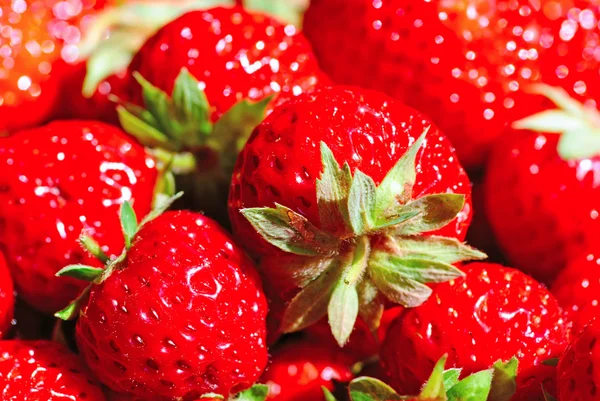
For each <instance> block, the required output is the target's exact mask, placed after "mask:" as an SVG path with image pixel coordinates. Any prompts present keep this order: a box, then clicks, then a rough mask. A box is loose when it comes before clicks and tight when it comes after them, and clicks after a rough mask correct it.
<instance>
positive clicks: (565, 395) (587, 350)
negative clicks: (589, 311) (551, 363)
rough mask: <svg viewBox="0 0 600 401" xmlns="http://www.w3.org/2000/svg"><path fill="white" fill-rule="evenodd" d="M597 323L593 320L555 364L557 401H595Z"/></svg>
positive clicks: (599, 352)
mask: <svg viewBox="0 0 600 401" xmlns="http://www.w3.org/2000/svg"><path fill="white" fill-rule="evenodd" d="M599 337H600V320H598V319H594V320H592V321H591V322H590V324H588V325H587V326H586V327H585V328H584V329H583V330H582V331H581V332H580V333H579V334H578V335H577V336H576V337H575V338H574V339H573V341H572V342H571V344H569V347H568V348H567V350H566V351H565V353H564V355H563V356H562V357H561V358H560V362H559V363H558V399H559V400H560V401H596V400H598V387H599V386H600V370H599V369H597V365H598V364H599V363H600V348H599V346H600V344H598V338H599Z"/></svg>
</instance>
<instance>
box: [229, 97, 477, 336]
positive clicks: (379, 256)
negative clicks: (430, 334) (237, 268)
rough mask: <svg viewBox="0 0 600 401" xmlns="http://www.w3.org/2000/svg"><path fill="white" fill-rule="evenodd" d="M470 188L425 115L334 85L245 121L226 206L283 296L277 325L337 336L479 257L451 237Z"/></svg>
mask: <svg viewBox="0 0 600 401" xmlns="http://www.w3.org/2000/svg"><path fill="white" fill-rule="evenodd" d="M340 165H343V167H342V168H340ZM359 169H360V170H362V172H361V171H360V170H359ZM352 172H353V175H352ZM470 194H471V193H470V185H469V181H468V178H467V176H466V175H465V172H464V171H463V169H462V167H461V166H460V164H459V163H458V161H457V160H456V156H455V154H454V151H453V149H452V147H451V145H450V143H449V142H448V141H447V139H446V138H445V137H444V136H443V135H442V134H441V133H440V132H439V131H438V130H437V128H435V127H434V126H432V125H431V122H430V121H429V120H427V119H426V118H425V117H423V116H422V115H420V114H419V113H417V112H416V111H414V110H412V109H410V108H408V107H406V106H404V105H402V104H398V103H395V102H394V101H393V100H392V99H390V98H388V97H387V96H385V95H383V94H380V93H378V92H372V91H363V90H360V89H352V88H346V87H337V88H328V89H322V90H318V91H316V92H315V93H313V94H309V95H304V96H300V97H298V98H297V99H294V100H291V101H289V102H288V103H285V104H283V105H281V106H279V107H278V108H276V109H275V110H273V112H272V113H271V114H270V115H269V116H268V117H267V118H266V119H265V121H264V122H263V123H262V124H260V125H259V126H258V127H257V128H256V130H255V131H254V133H253V134H252V136H251V137H250V139H249V141H248V143H247V145H246V147H245V148H244V150H243V151H242V153H241V154H240V157H239V158H238V162H237V165H236V168H235V171H234V174H233V181H232V185H231V191H230V199H229V211H230V218H231V221H232V225H233V229H234V232H235V235H236V237H237V238H238V239H239V240H240V242H241V243H242V244H243V245H244V246H245V247H246V249H247V250H248V251H249V252H251V253H253V254H254V255H255V256H257V257H258V258H260V261H261V270H262V275H263V277H264V280H265V285H267V286H270V287H271V288H272V289H273V292H276V293H278V295H279V296H280V297H281V298H282V299H283V301H284V302H289V305H287V307H286V310H285V312H283V316H282V317H281V319H282V320H283V322H282V324H281V325H282V327H281V329H282V331H283V332H291V331H297V330H301V329H303V328H306V327H308V326H310V325H312V324H313V323H315V322H317V321H318V320H320V319H321V318H323V317H324V316H325V315H327V314H328V316H329V323H330V325H331V327H332V329H333V334H334V336H335V338H336V340H337V341H338V343H340V344H344V343H345V342H346V340H347V339H348V337H349V335H350V333H351V331H352V328H353V326H354V322H355V320H356V318H357V316H358V314H359V310H360V317H361V319H362V320H363V321H364V322H365V323H367V326H368V327H369V328H370V329H371V330H372V331H374V330H375V329H376V328H377V326H378V325H379V320H380V319H381V314H382V313H383V308H384V304H385V299H386V298H387V299H389V300H390V301H392V302H394V303H400V304H403V305H405V306H415V305H418V304H420V303H422V302H423V301H424V300H425V299H426V298H427V297H428V296H429V294H430V293H431V289H430V288H429V287H428V286H426V285H425V284H424V283H425V282H440V281H446V280H449V279H451V278H455V277H458V276H460V275H462V272H460V271H459V270H458V269H456V268H455V267H453V266H452V264H453V263H456V262H458V261H461V260H466V259H476V258H481V257H483V256H484V255H483V254H482V253H480V252H478V251H475V250H473V249H472V248H470V247H468V246H466V245H464V244H462V243H461V242H460V241H459V240H460V239H462V238H463V237H464V235H465V231H466V229H467V227H468V224H469V221H470V214H471V203H470ZM274 205H275V206H276V207H275V208H273V206H274ZM247 220H248V221H247ZM443 236H446V237H443ZM300 289H301V290H300ZM282 304H283V302H282ZM359 305H360V306H359ZM280 306H282V305H280ZM275 317H277V316H275Z"/></svg>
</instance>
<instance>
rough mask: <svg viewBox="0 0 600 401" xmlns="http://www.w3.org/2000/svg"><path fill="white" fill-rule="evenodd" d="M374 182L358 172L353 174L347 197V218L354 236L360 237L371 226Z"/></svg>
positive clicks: (373, 210)
mask: <svg viewBox="0 0 600 401" xmlns="http://www.w3.org/2000/svg"><path fill="white" fill-rule="evenodd" d="M375 190H376V188H375V182H373V179H372V178H371V177H369V176H368V175H365V174H363V173H362V172H361V171H360V170H356V171H355V172H354V177H353V179H352V185H350V192H349V195H348V216H349V219H350V225H351V226H352V230H353V231H354V234H356V235H361V234H363V233H364V232H366V231H368V230H370V229H371V228H372V226H373V215H374V213H375Z"/></svg>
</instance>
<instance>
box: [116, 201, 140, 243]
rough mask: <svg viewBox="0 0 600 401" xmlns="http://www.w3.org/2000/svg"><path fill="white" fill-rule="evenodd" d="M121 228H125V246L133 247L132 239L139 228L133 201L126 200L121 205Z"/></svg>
mask: <svg viewBox="0 0 600 401" xmlns="http://www.w3.org/2000/svg"><path fill="white" fill-rule="evenodd" d="M120 217H121V228H122V229H123V235H124V237H125V248H126V249H129V248H131V240H132V239H133V237H134V236H135V233H136V232H137V229H138V222H137V217H136V215H135V212H134V211H133V208H132V207H131V203H129V202H127V201H125V202H123V204H122V205H121V212H120Z"/></svg>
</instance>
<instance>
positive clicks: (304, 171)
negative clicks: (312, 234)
mask: <svg viewBox="0 0 600 401" xmlns="http://www.w3.org/2000/svg"><path fill="white" fill-rule="evenodd" d="M428 127H429V128H430V129H429V132H428V134H427V139H426V142H425V143H424V144H423V146H422V149H423V150H422V151H420V152H419V153H418V155H417V162H418V166H417V178H416V184H415V187H414V189H413V197H415V198H417V197H420V196H423V195H426V194H432V193H445V192H454V193H459V194H464V195H465V206H464V208H463V210H462V211H461V212H460V213H459V215H458V217H457V219H455V220H454V221H452V222H450V223H449V224H448V225H447V226H446V227H444V228H443V229H441V230H439V231H438V232H435V233H434V234H440V235H446V236H449V237H456V238H459V239H462V238H464V235H465V233H466V229H467V228H468V225H469V222H470V220H471V199H470V197H471V186H470V183H469V179H468V177H467V175H466V174H465V172H464V170H463V169H462V167H461V166H460V164H459V163H458V161H457V159H456V155H455V153H454V150H453V148H452V146H451V145H450V143H449V142H448V140H447V139H446V138H445V137H444V136H443V135H442V134H441V133H440V132H439V131H438V130H437V128H436V127H435V126H433V125H432V123H431V122H430V121H429V120H428V119H426V118H425V117H423V116H422V115H421V114H419V113H418V112H416V111H415V110H413V109H411V108H409V107H406V106H404V105H402V104H399V103H396V102H395V101H393V100H392V99H391V98H388V97H387V96H385V95H383V94H380V93H378V92H374V91H368V90H362V89H358V88H349V87H334V88H325V89H321V90H318V91H316V92H315V93H313V94H307V95H303V96H300V97H298V98H296V99H292V100H290V101H289V102H287V103H285V104H283V105H281V106H279V107H278V108H276V109H275V110H273V112H272V113H271V114H270V115H269V116H268V117H267V118H266V119H265V121H264V122H263V123H262V124H260V125H259V126H258V127H257V128H256V129H255V130H254V132H253V134H252V135H251V137H250V139H249V140H248V143H247V145H246V147H245V148H244V149H243V150H242V152H241V153H240V156H239V157H238V160H237V165H236V168H235V170H234V173H233V180H232V183H231V190H230V195H229V216H230V220H231V223H232V227H233V230H234V233H235V235H236V237H237V238H238V239H239V240H240V242H241V243H242V244H243V245H245V246H246V248H247V250H248V251H249V252H251V253H253V254H255V255H259V256H266V255H277V254H278V253H281V252H280V251H278V250H277V249H276V248H275V247H273V246H271V245H269V244H267V243H266V242H265V241H264V240H263V239H262V238H261V237H260V236H259V234H257V232H256V231H255V230H254V229H253V228H252V227H251V226H250V224H249V223H248V222H247V221H246V220H245V218H244V217H243V216H242V214H241V213H240V209H242V208H250V207H264V206H266V207H272V206H273V205H274V203H275V202H277V203H279V204H282V205H284V206H287V207H289V208H291V209H292V210H294V211H296V212H298V213H300V214H302V215H304V216H306V217H307V218H308V219H309V220H310V221H311V222H312V223H313V224H315V225H317V226H318V225H319V217H318V210H317V196H316V179H317V178H318V177H319V176H320V174H321V171H322V163H321V153H320V150H319V149H320V148H319V144H320V142H321V141H323V142H325V143H326V144H327V145H328V146H329V147H330V148H331V150H332V152H333V155H334V157H335V158H336V160H337V161H338V162H339V163H340V165H341V164H343V163H345V162H348V164H349V166H350V169H351V171H354V170H355V169H360V170H361V171H362V172H363V173H365V174H367V175H369V176H371V177H372V178H373V180H374V181H375V183H376V184H377V185H378V184H379V183H380V181H381V180H382V179H383V178H384V177H385V175H386V173H387V172H388V171H389V170H390V169H391V168H392V166H394V165H395V163H396V162H397V161H398V159H399V158H400V157H401V156H402V155H403V154H404V152H405V151H406V149H407V148H408V146H409V144H412V143H413V142H414V141H415V140H416V138H418V137H419V136H420V135H421V134H422V133H423V132H424V130H425V129H426V128H428ZM287 257H289V255H281V258H287ZM282 263H284V262H282ZM265 269H268V270H269V273H268V274H267V275H268V276H269V278H270V279H273V280H277V277H276V276H277V268H276V266H265ZM280 289H282V290H285V288H283V287H281V288H280Z"/></svg>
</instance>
